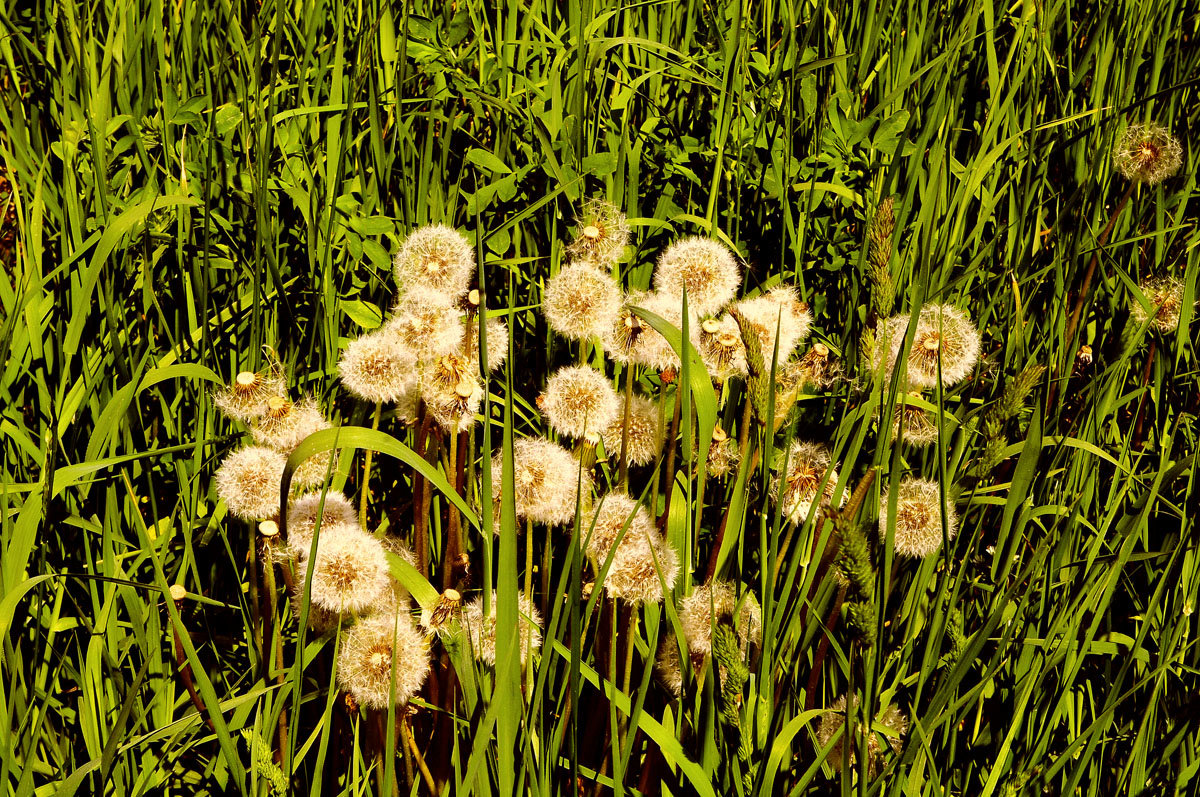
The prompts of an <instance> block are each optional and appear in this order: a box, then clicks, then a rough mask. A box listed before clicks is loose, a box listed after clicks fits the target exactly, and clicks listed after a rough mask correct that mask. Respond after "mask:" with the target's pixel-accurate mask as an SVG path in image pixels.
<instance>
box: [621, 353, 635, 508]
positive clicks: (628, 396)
mask: <svg viewBox="0 0 1200 797" xmlns="http://www.w3.org/2000/svg"><path fill="white" fill-rule="evenodd" d="M632 406H633V363H628V364H627V365H626V366H625V418H624V420H623V421H622V422H621V462H620V466H619V467H620V470H619V472H618V482H619V483H620V485H621V489H623V490H627V489H628V488H629V415H630V409H631V408H632Z"/></svg>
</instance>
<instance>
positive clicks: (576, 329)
mask: <svg viewBox="0 0 1200 797" xmlns="http://www.w3.org/2000/svg"><path fill="white" fill-rule="evenodd" d="M542 312H543V313H544V314H545V315H546V323H548V324H549V325H550V328H551V329H553V330H554V331H555V332H557V333H558V334H560V335H562V336H563V337H566V338H570V339H571V340H588V339H590V338H594V337H601V336H603V335H604V334H605V333H606V332H607V331H608V330H609V329H610V328H611V327H612V325H613V324H614V323H615V322H616V320H617V316H618V314H619V313H620V312H621V289H620V288H619V287H617V283H616V282H615V281H614V280H613V278H612V275H611V274H607V273H605V272H603V271H601V270H599V269H598V268H595V267H594V266H591V265H589V264H587V263H574V264H572V265H569V266H567V267H566V268H564V269H563V270H562V271H559V272H558V273H557V274H555V275H554V276H553V277H552V278H551V279H550V281H549V282H547V283H546V289H545V291H544V293H543V295H542Z"/></svg>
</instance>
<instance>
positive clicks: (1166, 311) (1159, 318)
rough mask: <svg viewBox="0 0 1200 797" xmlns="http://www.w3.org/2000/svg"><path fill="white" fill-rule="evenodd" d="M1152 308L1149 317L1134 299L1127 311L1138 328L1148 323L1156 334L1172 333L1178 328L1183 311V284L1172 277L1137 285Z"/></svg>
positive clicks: (1140, 304)
mask: <svg viewBox="0 0 1200 797" xmlns="http://www.w3.org/2000/svg"><path fill="white" fill-rule="evenodd" d="M1138 289H1139V290H1140V291H1141V292H1142V293H1143V294H1145V296H1146V298H1147V299H1149V300H1150V304H1151V306H1152V307H1153V308H1154V314H1153V316H1151V315H1150V314H1149V313H1147V312H1146V308H1145V307H1143V306H1142V303H1141V302H1140V301H1138V300H1137V299H1136V298H1135V299H1134V300H1133V301H1132V302H1131V303H1130V305H1129V311H1130V315H1131V316H1132V318H1133V321H1134V323H1135V324H1137V325H1138V326H1141V325H1143V324H1145V323H1146V322H1147V321H1150V328H1151V329H1153V330H1157V331H1158V332H1166V333H1169V332H1174V331H1175V329H1176V328H1177V327H1178V326H1179V316H1180V314H1181V313H1182V311H1183V283H1182V282H1181V281H1179V280H1178V279H1175V278H1174V277H1161V278H1158V279H1150V280H1146V281H1144V282H1142V283H1141V284H1139V285H1138Z"/></svg>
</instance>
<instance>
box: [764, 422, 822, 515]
mask: <svg viewBox="0 0 1200 797" xmlns="http://www.w3.org/2000/svg"><path fill="white" fill-rule="evenodd" d="M827 472H828V474H829V477H828V478H826V477H825V474H826V473H827ZM837 481H838V472H837V468H834V467H833V466H832V459H831V457H830V455H829V449H828V448H826V447H825V446H823V445H819V444H817V443H809V442H805V441H803V440H796V441H794V442H793V443H792V445H791V448H790V449H789V451H788V458H787V470H786V472H778V473H776V474H775V476H774V477H773V478H772V479H771V498H772V499H773V500H779V498H778V496H779V494H780V493H779V491H780V489H781V488H782V490H783V498H782V511H783V515H784V517H786V518H787V519H788V520H789V521H790V522H792V523H802V522H804V520H805V519H806V518H807V517H808V515H809V513H810V511H811V510H812V508H813V507H814V506H819V505H820V504H822V503H825V502H827V501H829V500H830V499H832V498H833V491H834V488H835V487H836V485H837ZM822 482H824V484H825V489H824V490H823V491H822V490H821V484H822Z"/></svg>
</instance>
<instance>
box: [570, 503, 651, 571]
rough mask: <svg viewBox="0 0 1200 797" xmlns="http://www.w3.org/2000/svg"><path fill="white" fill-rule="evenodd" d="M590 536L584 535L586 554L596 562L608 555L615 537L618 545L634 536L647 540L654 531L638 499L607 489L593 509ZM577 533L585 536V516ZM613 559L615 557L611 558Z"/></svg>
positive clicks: (632, 538) (630, 541)
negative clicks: (619, 541) (610, 491)
mask: <svg viewBox="0 0 1200 797" xmlns="http://www.w3.org/2000/svg"><path fill="white" fill-rule="evenodd" d="M594 521H595V522H594V525H593V528H592V531H591V538H590V539H587V555H588V556H589V557H591V558H592V560H593V561H595V562H596V563H597V564H598V565H603V564H604V560H605V559H607V558H608V553H609V551H611V550H612V547H613V545H614V543H616V541H617V538H618V537H621V532H622V530H624V536H623V537H621V545H632V544H634V543H635V542H636V541H637V540H647V539H651V538H653V537H655V536H657V535H658V529H656V528H655V526H654V520H653V519H652V518H651V517H650V513H649V512H647V511H646V508H645V507H644V506H642V505H641V503H639V502H638V501H635V500H634V499H633V498H630V497H629V496H628V495H626V494H625V493H609V494H608V495H605V496H604V498H603V499H602V500H601V501H600V506H599V507H598V508H597V509H596V514H595V517H594ZM580 534H581V535H582V536H583V537H585V538H586V537H587V534H588V520H587V518H586V517H585V518H584V522H583V524H582V529H581V531H580ZM614 561H615V559H614Z"/></svg>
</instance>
